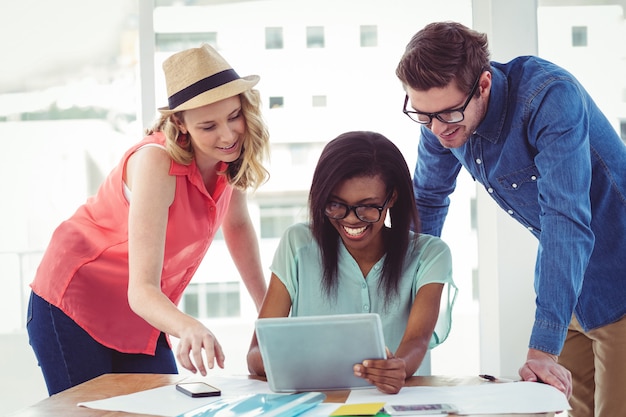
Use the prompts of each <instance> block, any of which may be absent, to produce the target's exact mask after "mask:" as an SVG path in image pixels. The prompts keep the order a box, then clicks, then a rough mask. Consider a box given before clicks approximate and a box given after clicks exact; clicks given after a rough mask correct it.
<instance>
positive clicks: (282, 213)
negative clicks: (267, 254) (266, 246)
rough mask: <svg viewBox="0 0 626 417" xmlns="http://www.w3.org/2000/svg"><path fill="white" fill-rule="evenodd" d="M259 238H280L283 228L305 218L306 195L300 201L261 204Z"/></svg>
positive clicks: (306, 213)
mask: <svg viewBox="0 0 626 417" xmlns="http://www.w3.org/2000/svg"><path fill="white" fill-rule="evenodd" d="M260 210H261V238H263V239H268V238H280V237H281V236H282V235H283V232H284V231H285V229H287V228H288V227H289V226H291V225H293V224H294V223H298V222H304V221H306V219H307V215H308V212H307V210H308V208H307V196H306V195H303V196H302V202H301V203H300V204H298V203H295V202H294V203H292V204H282V205H269V204H267V205H261V206H260Z"/></svg>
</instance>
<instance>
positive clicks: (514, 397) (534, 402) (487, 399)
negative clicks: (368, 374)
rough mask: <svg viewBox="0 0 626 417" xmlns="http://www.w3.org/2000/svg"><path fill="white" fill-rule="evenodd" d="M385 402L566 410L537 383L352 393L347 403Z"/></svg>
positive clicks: (482, 410) (477, 409)
mask: <svg viewBox="0 0 626 417" xmlns="http://www.w3.org/2000/svg"><path fill="white" fill-rule="evenodd" d="M369 402H385V403H388V404H429V403H450V404H454V405H455V406H456V408H457V409H458V410H459V414H506V413H521V414H531V413H547V412H558V411H563V410H569V409H570V405H569V403H568V402H567V398H566V397H565V395H564V394H563V393H562V392H560V391H559V390H557V389H556V388H554V387H552V386H550V385H547V384H540V383H537V382H512V383H502V384H494V383H491V382H487V383H483V384H480V385H460V386H454V387H404V388H402V390H400V392H399V393H398V394H396V395H386V394H383V393H381V392H380V391H378V390H376V389H364V390H354V391H352V392H351V393H350V395H349V396H348V399H347V400H346V403H369Z"/></svg>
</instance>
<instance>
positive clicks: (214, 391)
mask: <svg viewBox="0 0 626 417" xmlns="http://www.w3.org/2000/svg"><path fill="white" fill-rule="evenodd" d="M176 389H177V390H178V391H180V392H182V393H184V394H186V395H189V396H190V397H214V396H219V395H222V392H221V391H220V390H219V388H216V387H214V386H211V385H209V384H207V383H205V382H182V383H180V384H176Z"/></svg>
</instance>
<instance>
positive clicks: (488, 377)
mask: <svg viewBox="0 0 626 417" xmlns="http://www.w3.org/2000/svg"><path fill="white" fill-rule="evenodd" d="M478 376H479V377H481V378H482V379H486V380H487V381H489V382H516V381H514V380H512V379H507V378H496V377H495V376H493V375H487V374H481V375H478Z"/></svg>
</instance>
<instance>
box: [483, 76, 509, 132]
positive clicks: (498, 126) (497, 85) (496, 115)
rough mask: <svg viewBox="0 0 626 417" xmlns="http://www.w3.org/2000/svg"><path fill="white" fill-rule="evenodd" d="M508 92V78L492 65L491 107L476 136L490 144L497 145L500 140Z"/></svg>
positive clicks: (488, 108) (489, 106)
mask: <svg viewBox="0 0 626 417" xmlns="http://www.w3.org/2000/svg"><path fill="white" fill-rule="evenodd" d="M508 92H509V84H508V82H507V79H506V76H505V75H504V74H503V73H502V72H501V71H500V70H499V69H497V68H495V67H494V66H493V65H492V66H491V91H490V92H489V105H488V107H487V113H486V114H485V118H484V119H483V121H482V122H480V124H479V125H478V128H477V129H476V134H477V135H479V136H480V137H482V138H484V139H486V140H488V141H489V142H492V143H496V142H498V140H499V139H500V136H501V133H502V129H503V126H504V120H505V118H506V113H507V109H508V102H507V100H506V98H507V97H508Z"/></svg>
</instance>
